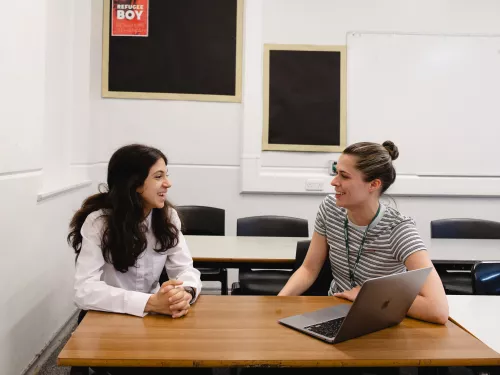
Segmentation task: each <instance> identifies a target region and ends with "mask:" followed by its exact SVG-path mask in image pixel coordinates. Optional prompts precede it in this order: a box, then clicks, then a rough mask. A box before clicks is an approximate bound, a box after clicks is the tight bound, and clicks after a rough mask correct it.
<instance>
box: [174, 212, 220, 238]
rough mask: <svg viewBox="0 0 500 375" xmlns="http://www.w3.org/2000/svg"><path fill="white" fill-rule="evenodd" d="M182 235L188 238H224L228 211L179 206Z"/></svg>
mask: <svg viewBox="0 0 500 375" xmlns="http://www.w3.org/2000/svg"><path fill="white" fill-rule="evenodd" d="M176 209H177V213H178V214H179V218H180V219H181V223H182V233H183V234H185V235H188V236H224V234H225V217H226V211H225V210H223V209H221V208H215V207H207V206H177V207H176Z"/></svg>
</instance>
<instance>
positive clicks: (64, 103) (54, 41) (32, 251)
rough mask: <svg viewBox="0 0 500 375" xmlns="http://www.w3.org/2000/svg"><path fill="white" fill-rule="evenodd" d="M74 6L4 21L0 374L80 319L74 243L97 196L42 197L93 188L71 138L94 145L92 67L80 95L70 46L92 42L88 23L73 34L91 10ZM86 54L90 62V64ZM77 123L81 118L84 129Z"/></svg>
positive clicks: (24, 8)
mask: <svg viewBox="0 0 500 375" xmlns="http://www.w3.org/2000/svg"><path fill="white" fill-rule="evenodd" d="M73 3H74V2H71V1H67V0H46V1H43V0H28V1H22V2H21V1H18V2H11V3H9V7H10V8H9V9H10V12H9V17H5V19H4V20H3V22H7V23H8V27H7V29H8V30H9V32H8V33H7V34H5V35H4V36H3V37H2V40H1V41H0V56H2V58H1V59H0V64H1V65H0V67H1V69H0V81H1V82H2V84H1V85H0V98H1V101H2V105H1V106H0V117H1V118H2V121H1V122H0V126H1V128H0V129H1V135H0V139H1V141H0V160H1V161H2V162H0V164H1V165H2V168H1V170H0V207H1V211H0V251H1V253H2V262H1V263H0V285H2V286H3V287H2V288H1V290H0V300H1V301H2V309H0V321H1V324H0V374H6V375H11V374H20V373H21V372H22V371H23V370H24V369H25V368H26V367H27V366H28V365H29V364H30V363H31V362H32V361H33V359H34V358H35V357H36V355H37V354H38V353H40V351H41V350H42V349H43V348H44V347H45V345H46V344H47V343H48V342H49V341H50V340H51V339H52V338H53V336H54V335H55V333H56V332H57V331H58V330H59V329H60V328H61V327H62V326H63V324H64V323H65V322H66V321H67V319H68V318H69V317H70V316H71V315H72V313H73V312H74V311H75V306H74V304H73V301H72V299H73V298H72V295H73V292H72V279H73V274H74V254H73V252H72V249H70V248H69V247H68V245H67V244H66V235H67V229H68V223H69V220H70V217H71V215H72V213H73V211H74V210H75V209H76V208H77V207H78V206H79V205H80V204H81V201H82V199H83V198H84V197H85V196H87V195H88V194H89V192H90V189H89V188H83V189H79V190H75V191H71V192H67V193H63V194H61V195H57V196H54V197H52V198H50V199H47V200H43V201H41V202H37V197H38V195H39V193H41V192H51V191H53V189H61V188H62V189H64V188H65V187H67V186H70V185H71V184H73V183H75V182H79V181H82V180H84V179H85V178H87V177H86V175H87V171H86V169H87V168H86V167H85V166H84V165H83V166H78V167H76V166H73V165H71V162H72V161H79V162H85V161H87V160H88V156H87V155H86V153H87V150H86V147H85V146H84V147H82V146H81V144H80V143H79V142H74V141H73V139H72V137H73V133H79V134H80V136H79V137H78V140H79V141H80V142H84V141H85V139H86V138H88V133H89V128H88V112H89V110H88V108H87V109H85V106H84V105H81V104H80V103H78V102H77V103H76V104H74V103H73V99H74V98H75V97H78V95H77V94H79V91H78V90H82V89H83V88H84V87H85V86H87V94H84V96H85V97H86V98H87V102H88V74H89V68H88V65H89V63H87V67H86V68H85V69H84V70H85V71H86V72H87V80H86V83H82V82H81V81H78V80H77V82H79V84H80V85H79V86H78V85H76V84H75V79H74V77H73V74H74V73H78V69H79V68H81V64H82V62H78V61H80V60H79V59H82V51H81V49H80V50H79V49H75V50H73V48H71V42H72V40H77V39H78V40H80V41H82V40H85V38H87V39H89V33H88V32H87V36H86V37H85V30H87V31H88V30H89V29H90V13H89V12H88V17H87V19H86V20H85V19H80V20H83V21H84V24H85V25H86V27H83V28H79V29H78V30H74V27H75V26H76V25H79V24H80V23H79V22H74V19H73V16H74V12H75V11H76V10H77V9H78V8H81V7H82V6H83V8H85V7H84V4H83V5H82V4H79V5H76V4H75V8H73ZM81 3H84V2H81ZM88 10H90V7H88ZM83 13H84V14H85V11H83ZM80 26H81V24H80ZM87 47H88V49H87V51H85V53H84V56H83V61H85V59H86V60H87V61H90V58H89V43H87ZM4 57H6V59H5V60H4ZM75 58H76V60H78V61H77V63H75V64H73V60H74V59H75ZM73 66H75V67H76V68H75V69H73ZM80 96H81V95H80ZM73 113H79V114H80V115H82V116H81V117H82V118H81V119H80V121H79V122H76V121H74V119H73ZM85 113H86V116H87V120H85ZM75 124H76V126H78V127H79V128H78V129H77V131H76V132H74V130H75V129H74V126H73V125H75ZM4 142H7V146H5V147H4ZM73 154H74V155H73Z"/></svg>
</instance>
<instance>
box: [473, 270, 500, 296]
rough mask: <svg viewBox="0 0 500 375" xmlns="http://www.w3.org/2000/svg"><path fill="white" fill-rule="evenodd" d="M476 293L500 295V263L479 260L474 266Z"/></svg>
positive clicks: (474, 287) (474, 288) (474, 289)
mask: <svg viewBox="0 0 500 375" xmlns="http://www.w3.org/2000/svg"><path fill="white" fill-rule="evenodd" d="M472 289H473V291H474V294H483V295H497V296H498V295H500V263H499V262H479V263H476V264H475V265H474V267H473V268H472Z"/></svg>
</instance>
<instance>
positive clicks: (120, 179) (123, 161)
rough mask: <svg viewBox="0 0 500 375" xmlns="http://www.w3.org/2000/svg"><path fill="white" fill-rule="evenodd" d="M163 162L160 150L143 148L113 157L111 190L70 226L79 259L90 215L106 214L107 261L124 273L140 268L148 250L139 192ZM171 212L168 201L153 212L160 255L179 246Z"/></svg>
mask: <svg viewBox="0 0 500 375" xmlns="http://www.w3.org/2000/svg"><path fill="white" fill-rule="evenodd" d="M160 159H163V160H164V161H165V164H168V162H167V157H166V156H165V155H164V154H163V153H162V152H161V151H160V150H157V149H156V148H153V147H148V146H144V145H139V144H132V145H128V146H124V147H122V148H120V149H118V150H117V151H116V152H115V153H114V154H113V155H112V156H111V159H110V160H109V164H108V181H107V182H108V184H107V190H105V191H101V192H99V193H98V194H95V195H92V196H90V197H89V198H87V199H86V200H85V201H84V202H83V204H82V207H81V208H80V209H79V210H78V211H77V212H76V213H75V215H74V216H73V218H72V219H71V223H70V225H69V227H70V232H69V234H68V238H67V240H68V243H69V244H70V245H71V247H73V249H75V253H76V258H77V259H78V255H79V254H80V251H81V249H82V235H81V232H80V231H81V229H82V226H83V223H84V222H85V219H87V216H88V215H89V214H90V213H92V212H94V211H97V210H103V214H102V217H103V218H104V220H105V227H104V230H103V233H102V238H101V250H102V255H103V257H104V259H105V260H106V262H108V263H110V264H113V266H114V268H115V269H116V270H117V271H120V272H126V271H127V270H128V268H129V267H133V266H135V265H136V261H137V258H138V257H139V255H140V254H141V253H142V252H143V251H144V250H145V249H146V246H147V239H146V228H145V226H144V224H143V221H144V219H145V218H144V205H143V199H142V197H141V196H140V195H139V193H137V188H139V187H140V186H142V185H143V184H144V180H146V177H147V176H148V174H149V169H150V168H151V167H152V166H153V165H154V164H155V163H156V162H157V161H158V160H160ZM100 190H102V189H100ZM170 208H172V205H171V204H170V203H169V202H168V201H166V202H165V206H164V207H163V208H161V209H158V208H154V209H153V212H152V220H151V227H152V230H153V233H154V235H155V237H156V241H157V243H156V244H155V245H154V249H155V251H156V252H158V253H164V252H166V251H167V250H168V249H170V248H172V247H175V246H176V245H177V242H178V234H179V231H178V229H177V228H176V226H175V225H174V224H173V223H172V222H171V219H170V216H169V214H168V212H169V209H170Z"/></svg>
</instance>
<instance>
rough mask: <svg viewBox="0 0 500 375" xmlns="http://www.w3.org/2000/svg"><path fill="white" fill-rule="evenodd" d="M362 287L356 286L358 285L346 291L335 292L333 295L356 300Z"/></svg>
mask: <svg viewBox="0 0 500 375" xmlns="http://www.w3.org/2000/svg"><path fill="white" fill-rule="evenodd" d="M360 289H361V287H360V286H356V287H354V288H352V289H351V290H346V291H345V292H342V293H334V294H333V296H334V297H338V298H343V299H347V300H349V301H351V302H354V300H355V299H356V297H357V296H358V293H359V290H360Z"/></svg>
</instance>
